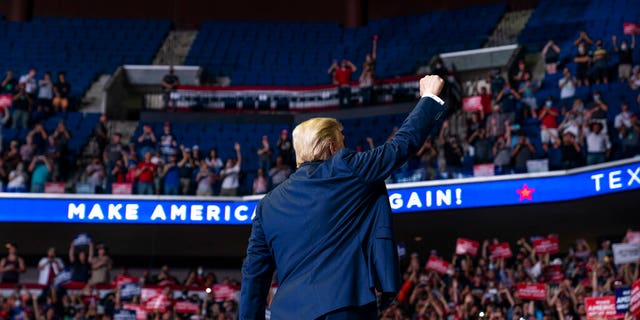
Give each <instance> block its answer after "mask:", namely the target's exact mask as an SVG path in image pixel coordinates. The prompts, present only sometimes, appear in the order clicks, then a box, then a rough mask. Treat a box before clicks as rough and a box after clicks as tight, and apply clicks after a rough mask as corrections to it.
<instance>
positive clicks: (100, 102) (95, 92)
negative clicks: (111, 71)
mask: <svg viewBox="0 0 640 320" xmlns="http://www.w3.org/2000/svg"><path fill="white" fill-rule="evenodd" d="M109 79H111V75H108V74H102V75H100V77H98V80H96V81H95V82H94V83H93V84H92V85H91V87H90V88H89V90H87V93H85V95H84V97H83V98H82V108H81V110H82V111H84V112H99V113H104V112H105V105H104V95H103V92H104V86H105V85H106V84H107V82H108V81H109Z"/></svg>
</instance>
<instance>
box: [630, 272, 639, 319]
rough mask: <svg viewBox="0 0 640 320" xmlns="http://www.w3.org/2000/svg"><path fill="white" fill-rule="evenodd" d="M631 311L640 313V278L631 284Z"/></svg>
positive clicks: (636, 313)
mask: <svg viewBox="0 0 640 320" xmlns="http://www.w3.org/2000/svg"><path fill="white" fill-rule="evenodd" d="M629 312H631V314H632V315H634V316H636V317H637V316H638V315H639V314H640V279H639V280H637V281H636V282H634V283H633V286H631V302H629Z"/></svg>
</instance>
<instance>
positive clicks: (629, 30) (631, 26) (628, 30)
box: [622, 22, 640, 34]
mask: <svg viewBox="0 0 640 320" xmlns="http://www.w3.org/2000/svg"><path fill="white" fill-rule="evenodd" d="M622 30H623V32H624V34H638V33H640V24H637V23H634V22H625V23H623V24H622Z"/></svg>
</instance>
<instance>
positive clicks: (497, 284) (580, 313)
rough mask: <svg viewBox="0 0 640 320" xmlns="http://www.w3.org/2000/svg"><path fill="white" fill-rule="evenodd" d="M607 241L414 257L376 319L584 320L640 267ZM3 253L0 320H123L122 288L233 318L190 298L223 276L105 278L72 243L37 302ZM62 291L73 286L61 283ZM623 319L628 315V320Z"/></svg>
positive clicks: (48, 268) (96, 258)
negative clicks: (594, 302) (532, 290)
mask: <svg viewBox="0 0 640 320" xmlns="http://www.w3.org/2000/svg"><path fill="white" fill-rule="evenodd" d="M552 236H554V237H557V235H552ZM611 240H612V239H608V238H601V239H600V242H599V245H598V248H592V247H591V245H590V244H589V242H587V241H585V240H583V239H577V240H576V241H572V242H571V243H570V244H569V245H568V246H564V245H563V247H567V249H566V250H563V252H562V253H555V254H549V253H545V254H538V253H536V249H535V248H534V244H533V241H534V239H533V238H532V239H524V238H523V239H520V240H518V241H517V243H516V245H515V249H514V250H513V253H512V257H510V258H495V257H492V253H491V250H490V248H491V246H492V245H495V244H499V243H500V241H499V240H498V239H491V240H484V241H483V242H482V244H479V245H478V248H477V254H476V255H472V254H470V253H467V254H453V255H452V257H451V259H450V260H449V259H444V260H448V261H447V262H448V266H446V267H445V268H446V270H439V269H437V268H431V267H428V266H427V261H428V260H429V258H430V257H432V256H438V253H437V252H435V250H432V251H431V252H430V253H429V254H419V253H415V252H414V253H412V254H410V255H407V256H406V257H401V259H402V260H401V261H402V265H403V266H404V267H405V268H406V269H403V270H405V271H404V274H403V281H404V283H403V285H402V287H401V289H400V292H399V293H398V295H397V296H396V298H395V300H394V301H393V302H392V303H391V304H390V305H389V306H387V307H386V308H384V309H383V310H382V311H381V312H380V319H394V320H405V319H411V320H417V319H492V320H499V319H516V320H521V319H527V320H530V319H586V309H585V298H587V297H601V296H608V295H615V289H616V288H621V287H626V286H630V285H631V284H633V283H634V282H635V281H637V280H638V278H639V272H640V261H639V262H638V263H631V264H615V263H614V255H613V252H612V247H611V245H612V242H611ZM629 240H630V238H625V239H623V240H622V241H623V242H627V241H629ZM560 242H561V243H562V242H563V240H562V239H561V238H560ZM452 245H453V244H452ZM7 249H8V254H7V255H6V256H5V257H3V258H2V259H1V260H0V272H2V278H1V281H2V283H3V284H15V285H16V286H15V289H14V290H13V291H12V293H11V294H9V295H5V296H4V297H2V298H0V299H1V301H0V318H2V319H63V318H64V319H115V318H120V317H122V314H121V312H120V311H121V310H122V309H124V308H128V309H132V310H135V308H137V307H135V306H144V305H145V303H144V302H143V301H141V299H142V298H143V297H141V296H140V293H139V292H138V293H137V294H134V295H133V296H128V295H127V297H124V295H122V297H121V294H122V291H121V290H124V289H123V287H122V285H123V284H124V283H138V284H140V285H141V286H147V287H153V288H158V290H162V295H163V296H165V301H167V305H166V307H162V308H158V309H155V310H154V309H153V308H151V310H149V307H148V304H147V306H146V307H145V309H146V311H147V318H148V319H176V318H179V319H187V318H190V319H237V308H238V300H237V299H238V297H237V296H236V295H235V293H228V294H225V297H224V298H221V297H219V296H216V295H217V294H219V292H218V293H216V292H213V291H212V290H205V291H204V292H203V293H202V294H193V292H194V291H198V290H202V289H203V288H213V287H214V286H216V285H224V286H229V288H233V289H232V291H233V292H235V291H237V289H238V288H239V286H240V285H241V283H240V282H239V281H238V280H237V279H232V278H228V277H225V278H224V279H220V280H218V279H217V277H216V275H215V274H214V273H212V272H205V269H204V267H202V266H198V267H196V268H194V269H193V270H191V271H190V272H189V273H188V275H187V276H186V277H185V279H184V280H183V281H181V280H179V279H178V278H177V277H176V276H175V275H174V274H173V273H172V272H171V270H170V269H169V267H168V266H167V265H163V266H162V267H161V268H160V269H159V270H158V271H157V273H152V272H150V271H144V272H143V273H141V274H139V275H132V274H130V273H129V271H128V270H127V269H126V268H122V269H121V271H120V272H119V273H118V274H117V275H116V274H111V271H112V270H113V269H114V264H113V261H112V259H111V258H110V255H109V252H108V249H107V247H106V246H105V245H103V244H99V245H94V244H93V242H91V241H85V242H78V241H77V240H74V241H73V242H71V243H70V245H69V249H68V257H67V258H65V259H63V258H61V257H59V256H58V255H57V254H56V250H55V248H49V249H48V250H47V253H46V255H45V256H44V257H43V258H42V259H40V261H39V262H38V265H37V269H38V284H40V285H42V286H43V289H42V291H41V293H40V294H33V293H31V294H30V293H29V291H30V290H29V289H26V288H25V287H24V286H22V285H21V281H20V274H21V273H23V272H25V270H26V267H27V266H26V265H25V262H24V260H23V258H22V257H20V256H19V254H18V247H17V245H16V244H8V245H7ZM69 283H73V284H74V285H72V286H67V285H65V284H69ZM518 283H534V284H544V285H546V297H545V298H544V299H537V300H532V299H533V298H524V297H519V295H518V293H517V284H518ZM78 284H80V286H78ZM100 286H102V287H100ZM5 288H7V287H6V286H5ZM104 288H107V289H106V290H109V291H110V293H107V294H103V295H98V294H97V291H98V289H101V290H105V289H104ZM272 288H273V290H272V292H271V294H270V295H269V299H272V298H273V296H274V294H277V283H276V282H274V283H273V285H272ZM144 299H147V298H144ZM181 301H188V302H190V303H191V304H192V305H194V306H197V311H195V310H191V311H189V312H184V313H181V312H178V311H179V310H178V309H176V308H175V306H176V305H177V303H178V302H181ZM132 306H134V307H132ZM120 319H122V318H120ZM125 319H134V318H133V317H131V318H125ZM625 319H632V317H631V316H630V315H629V314H627V315H625Z"/></svg>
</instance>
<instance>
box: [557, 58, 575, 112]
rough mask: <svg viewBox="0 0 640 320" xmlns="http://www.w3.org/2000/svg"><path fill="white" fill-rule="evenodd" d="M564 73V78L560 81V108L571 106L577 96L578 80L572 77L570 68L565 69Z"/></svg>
mask: <svg viewBox="0 0 640 320" xmlns="http://www.w3.org/2000/svg"><path fill="white" fill-rule="evenodd" d="M562 73H563V74H564V77H562V79H560V80H558V87H560V107H564V108H568V107H569V106H570V105H571V102H572V100H573V96H574V95H575V94H576V79H575V78H574V77H573V76H572V75H571V72H570V71H569V68H564V70H563V71H562Z"/></svg>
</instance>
